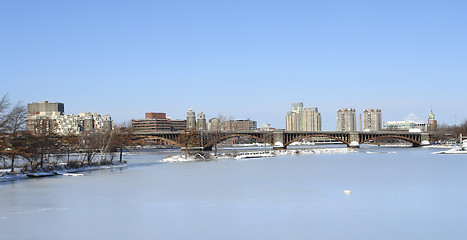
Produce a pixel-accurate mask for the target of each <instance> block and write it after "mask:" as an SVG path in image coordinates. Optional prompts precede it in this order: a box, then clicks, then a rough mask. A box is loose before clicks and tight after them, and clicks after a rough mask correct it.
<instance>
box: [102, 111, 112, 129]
mask: <svg viewBox="0 0 467 240" xmlns="http://www.w3.org/2000/svg"><path fill="white" fill-rule="evenodd" d="M103 130H104V131H105V132H107V131H112V118H111V117H110V116H109V114H107V113H106V114H105V116H104V124H103Z"/></svg>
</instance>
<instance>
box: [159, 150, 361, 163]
mask: <svg viewBox="0 0 467 240" xmlns="http://www.w3.org/2000/svg"><path fill="white" fill-rule="evenodd" d="M354 152H357V151H356V150H355V149H352V148H314V149H290V150H272V151H269V152H264V151H249V152H241V153H237V154H235V153H231V154H222V155H217V156H214V155H212V154H209V153H208V154H207V156H201V155H199V154H197V155H194V156H186V155H175V156H168V157H166V158H164V159H162V160H161V162H194V161H208V160H218V159H236V158H237V157H238V156H245V155H247V154H251V156H252V158H253V157H254V156H255V155H257V156H258V157H257V158H262V157H263V155H264V154H268V157H275V156H289V155H309V154H338V153H354ZM258 153H262V154H258ZM271 155H272V156H271Z"/></svg>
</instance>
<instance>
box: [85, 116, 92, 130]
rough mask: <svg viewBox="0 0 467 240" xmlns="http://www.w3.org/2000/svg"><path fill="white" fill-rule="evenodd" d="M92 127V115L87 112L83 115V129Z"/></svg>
mask: <svg viewBox="0 0 467 240" xmlns="http://www.w3.org/2000/svg"><path fill="white" fill-rule="evenodd" d="M93 129H94V116H93V115H92V114H91V113H90V112H88V113H86V115H85V116H84V131H91V130H93Z"/></svg>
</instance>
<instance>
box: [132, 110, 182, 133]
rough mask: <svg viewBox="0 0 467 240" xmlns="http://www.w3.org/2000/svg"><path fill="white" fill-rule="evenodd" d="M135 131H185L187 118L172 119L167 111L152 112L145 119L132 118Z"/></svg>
mask: <svg viewBox="0 0 467 240" xmlns="http://www.w3.org/2000/svg"><path fill="white" fill-rule="evenodd" d="M131 127H132V129H133V131H135V132H171V131H175V132H178V131H185V129H186V120H172V119H171V118H169V117H167V114H166V113H155V112H150V113H146V114H145V118H144V119H133V120H131Z"/></svg>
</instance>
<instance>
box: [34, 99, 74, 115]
mask: <svg viewBox="0 0 467 240" xmlns="http://www.w3.org/2000/svg"><path fill="white" fill-rule="evenodd" d="M54 112H56V113H58V114H59V115H63V114H64V113H65V105H64V104H63V103H58V102H50V103H49V102H48V101H40V102H38V103H37V102H33V103H28V115H36V114H42V115H49V114H52V113H54Z"/></svg>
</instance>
